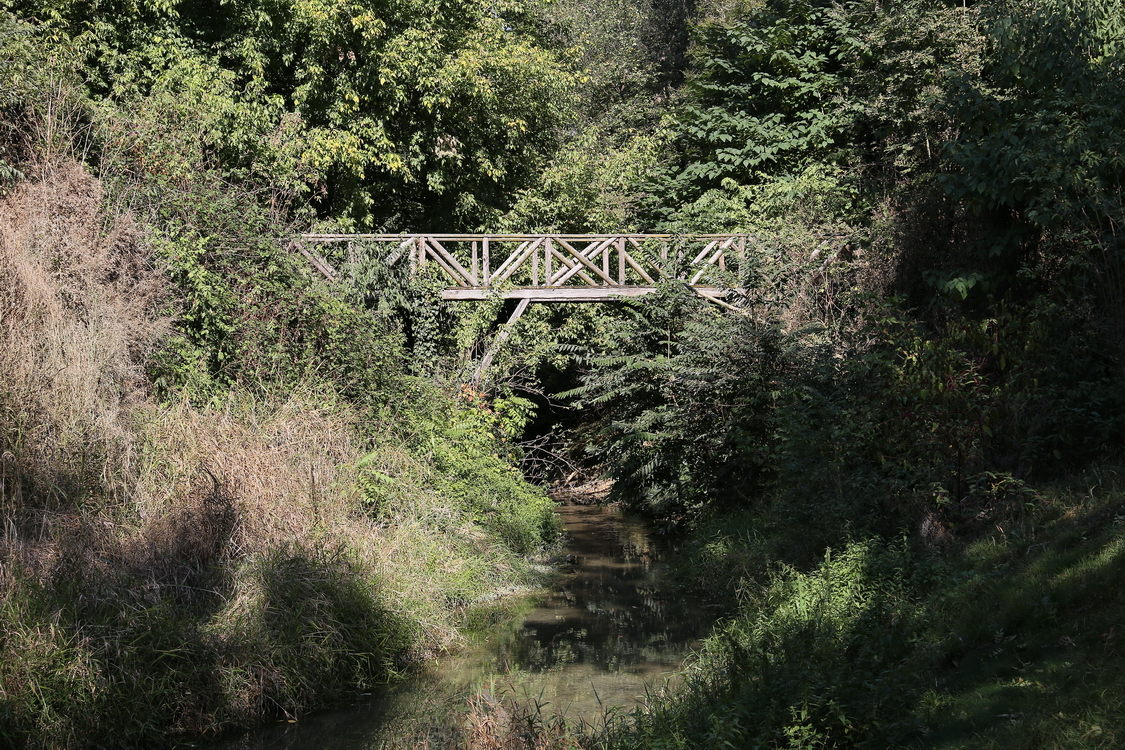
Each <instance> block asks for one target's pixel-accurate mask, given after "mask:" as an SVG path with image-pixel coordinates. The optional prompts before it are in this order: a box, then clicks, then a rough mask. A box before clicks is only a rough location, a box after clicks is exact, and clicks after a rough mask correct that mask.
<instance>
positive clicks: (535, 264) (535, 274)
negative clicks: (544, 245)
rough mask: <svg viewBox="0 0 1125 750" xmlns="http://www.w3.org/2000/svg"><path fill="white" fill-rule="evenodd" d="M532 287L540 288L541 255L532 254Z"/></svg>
mask: <svg viewBox="0 0 1125 750" xmlns="http://www.w3.org/2000/svg"><path fill="white" fill-rule="evenodd" d="M531 285H532V286H539V253H538V252H533V253H532V254H531Z"/></svg>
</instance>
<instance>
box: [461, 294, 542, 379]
mask: <svg viewBox="0 0 1125 750" xmlns="http://www.w3.org/2000/svg"><path fill="white" fill-rule="evenodd" d="M529 304H531V300H529V299H526V298H525V299H521V300H520V303H519V304H518V305H516V309H515V310H514V311H513V312H512V317H510V318H508V322H507V323H505V324H504V325H503V326H502V327H501V328H500V332H499V333H497V334H496V338H495V339H493V340H492V344H490V345H489V347H488V350H487V351H486V352H485V353H484V356H483V357H481V360H480V364H478V365H477V368H476V370H475V371H474V372H473V379H472V381H471V383H472V386H473V387H474V388H478V387H480V381H481V378H483V377H484V374H485V373H486V372H487V371H488V368H489V365H491V364H492V358H493V357H495V356H496V352H498V351H500V347H501V346H503V345H504V342H505V341H507V340H508V337H509V336H511V335H512V324H513V323H515V322H516V321H517V320H519V319H520V318H521V317H523V314H524V312H526V311H527V306H528V305H529Z"/></svg>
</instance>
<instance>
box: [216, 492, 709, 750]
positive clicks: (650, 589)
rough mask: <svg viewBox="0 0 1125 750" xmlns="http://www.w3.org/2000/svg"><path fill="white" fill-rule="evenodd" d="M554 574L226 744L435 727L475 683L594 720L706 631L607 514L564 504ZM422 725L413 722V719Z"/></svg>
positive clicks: (652, 542) (354, 741) (348, 744)
mask: <svg viewBox="0 0 1125 750" xmlns="http://www.w3.org/2000/svg"><path fill="white" fill-rule="evenodd" d="M558 513H559V515H560V516H561V517H562V520H563V523H564V525H565V527H566V529H567V535H568V541H567V544H566V547H565V549H564V550H563V552H562V555H563V557H562V566H561V567H562V571H563V572H562V575H560V576H559V578H558V579H557V581H556V582H555V585H554V586H553V587H552V588H551V590H550V591H549V592H548V593H547V594H546V595H545V596H544V597H542V599H541V600H540V601H538V602H536V603H535V606H534V608H532V609H531V610H530V611H529V612H528V613H527V614H526V615H525V616H523V617H522V619H517V620H515V621H513V622H511V623H508V625H507V627H504V626H498V627H497V628H496V629H495V630H494V631H493V632H492V634H491V637H489V638H487V639H485V640H484V641H482V642H481V643H478V644H477V645H476V646H474V647H473V648H470V649H468V650H466V651H465V652H464V653H462V654H460V655H458V656H456V657H451V658H448V659H442V660H440V661H438V662H436V663H434V664H432V665H430V666H429V667H428V668H427V669H426V670H424V671H423V672H422V673H420V674H418V675H417V676H416V677H415V678H413V679H412V680H410V681H408V682H407V683H404V684H401V685H398V686H396V687H395V688H394V689H392V690H390V691H388V692H387V693H385V694H383V695H377V696H372V697H370V698H367V699H365V700H366V701H367V702H366V703H364V704H362V705H360V706H357V707H356V708H354V709H351V710H346V711H336V712H332V713H330V714H322V715H319V716H316V717H309V718H307V719H303V720H302V721H301V723H300V724H297V725H283V726H279V727H275V728H273V729H267V730H260V731H258V732H254V733H251V734H249V735H246V736H244V737H241V738H239V739H238V740H236V741H234V742H232V743H225V744H224V745H222V747H223V748H225V750H234V749H235V748H238V749H239V750H259V749H262V750H264V749H265V748H270V749H271V750H273V749H278V748H285V749H286V750H302V749H304V748H322V747H326V746H331V747H338V748H345V749H346V748H374V747H379V746H380V745H381V744H382V741H381V739H380V738H381V737H389V736H392V735H396V734H397V735H399V736H401V735H402V733H403V732H406V731H409V732H410V733H412V734H413V733H417V732H418V731H419V729H422V728H424V727H425V726H430V727H431V728H432V729H433V730H434V731H435V732H440V731H441V726H443V725H444V726H447V725H448V723H449V722H450V721H456V711H457V709H458V708H459V707H463V706H464V705H465V702H466V699H467V698H468V696H470V695H471V694H473V693H475V692H476V691H478V690H481V689H482V688H484V689H493V690H494V689H496V688H497V687H498V685H497V683H499V687H502V688H503V689H507V690H512V691H514V692H516V693H517V694H519V695H525V696H526V697H527V698H528V699H530V700H534V701H536V702H538V703H539V704H540V705H543V706H545V707H546V708H547V710H548V711H551V712H563V713H564V714H565V715H566V716H567V717H568V718H571V719H575V720H582V719H585V720H587V721H591V722H594V721H596V720H597V719H598V718H599V717H601V716H602V715H603V714H604V712H605V710H606V709H607V708H608V707H610V706H619V707H623V708H631V707H633V706H635V705H637V704H638V703H639V702H640V701H643V699H644V696H645V694H646V691H650V690H654V689H659V688H660V687H661V686H662V685H663V684H664V683H665V682H667V681H668V680H670V679H672V678H673V675H674V673H675V671H676V670H677V669H678V668H679V666H680V664H681V663H682V660H683V658H684V656H685V655H686V653H687V652H688V651H689V650H690V649H691V648H692V647H693V646H694V645H695V644H696V643H697V642H698V640H699V639H701V638H702V637H704V636H705V635H706V634H707V632H708V631H709V630H710V628H711V624H712V618H711V617H710V616H708V615H707V614H706V613H707V612H708V611H709V610H708V609H706V608H705V607H703V606H701V603H700V602H698V601H694V600H690V599H685V598H683V597H680V596H676V595H672V594H669V593H667V592H664V591H662V590H661V588H660V586H659V571H660V568H661V565H662V563H663V561H664V560H665V559H666V556H667V555H668V554H670V553H671V552H672V549H671V546H670V545H669V544H668V543H667V542H666V541H665V540H663V539H661V538H659V537H656V536H654V535H653V534H652V533H651V531H650V530H649V529H648V527H646V526H645V524H643V523H642V522H640V521H638V520H635V519H630V518H628V517H623V516H622V515H621V514H620V513H619V512H618V511H617V510H615V509H608V508H599V507H596V506H581V505H563V506H559V508H558ZM420 725H421V726H420Z"/></svg>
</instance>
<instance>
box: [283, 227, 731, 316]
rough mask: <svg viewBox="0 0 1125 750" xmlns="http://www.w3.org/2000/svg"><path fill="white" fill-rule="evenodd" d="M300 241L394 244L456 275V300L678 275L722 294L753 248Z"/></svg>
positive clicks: (358, 238) (539, 237)
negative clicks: (740, 262) (730, 271)
mask: <svg viewBox="0 0 1125 750" xmlns="http://www.w3.org/2000/svg"><path fill="white" fill-rule="evenodd" d="M298 242H299V244H300V245H301V246H309V245H318V244H337V243H347V245H348V248H349V255H350V256H352V257H354V256H355V255H356V254H357V252H362V253H363V254H365V255H366V254H367V252H370V250H369V248H370V247H371V245H373V244H374V245H376V246H379V245H382V246H386V248H387V249H388V251H389V252H387V253H386V255H385V256H383V257H382V258H381V260H382V261H383V262H384V263H386V264H388V265H390V266H396V265H398V264H401V263H407V264H409V268H410V270H411V272H417V271H419V270H421V269H424V268H426V267H427V266H428V265H429V264H435V265H436V266H438V267H439V268H440V269H441V271H442V272H443V275H444V276H445V277H446V278H447V279H448V280H449V282H450V285H449V287H448V288H446V289H445V290H443V291H442V297H443V298H444V299H448V300H480V299H485V298H486V297H488V296H490V295H492V294H501V295H503V296H504V297H511V298H522V299H530V300H540V301H551V300H554V301H560V302H563V301H587V300H588V301H595V300H606V299H612V298H614V297H621V296H637V295H640V294H646V293H648V292H651V291H652V290H653V288H654V287H655V285H656V283H657V282H658V281H661V280H667V279H670V278H674V279H679V280H681V281H684V282H686V283H688V284H689V285H690V286H692V287H693V288H695V289H696V290H697V291H699V292H700V293H701V294H704V295H705V296H714V295H717V294H720V293H721V292H723V291H725V290H727V289H729V288H730V286H731V282H730V276H729V275H728V273H727V272H728V270H734V268H733V267H734V266H736V265H737V264H738V262H739V261H740V260H741V259H742V258H743V257H744V256H745V252H746V236H745V235H731V234H723V235H690V236H681V235H669V234H581V235H576V234H536V235H528V234H414V235H383V234H306V235H301V237H300V238H299V240H298ZM309 257H310V260H312V261H313V262H314V263H317V264H318V267H320V268H321V271H322V272H324V273H326V275H330V273H329V272H330V269H326V268H323V267H321V264H323V260H322V259H318V258H316V257H314V256H312V255H310V256H309Z"/></svg>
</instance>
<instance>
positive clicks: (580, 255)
mask: <svg viewBox="0 0 1125 750" xmlns="http://www.w3.org/2000/svg"><path fill="white" fill-rule="evenodd" d="M559 244H561V245H562V246H563V247H565V248H567V249H568V250H570V252H571V253H572V254H573V256H574V258H575V260H577V261H578V262H579V263H581V264H582V265H583V266H585V267H587V268H589V269H590V270H591V271H593V272H594V273H596V274H597V275H598V276H600V277H602V279H603V280H604V282H605V283H608V284H613V283H615V282H614V281H613V279H612V278H610V276H609V273H608V271H603V270H601V269H599V268H598V267H597V266H595V265H594V264H593V262H592V259H593V258H594V257H595V256H596V255H597V254H598V252H602V253H604V256H605V257H604V258H603V264H602V265H603V266H604V265H605V264H606V263H607V262H608V258H609V253H607V252H605V250H606V247H607V246H608V245H609V242H599V243H593V244H591V245H590V246H589V247H587V248H586V249H585V250H582V251H581V252H579V251H577V250H575V249H574V246H573V245H571V244H570V243H569V242H566V241H563V240H560V241H559ZM595 244H596V245H597V247H594V245H595ZM591 247H594V250H593V252H590V248H591ZM587 253H589V255H587ZM581 267H582V266H575V268H574V269H572V270H571V271H568V272H567V273H565V274H564V275H563V277H562V278H561V279H559V281H558V283H559V284H565V283H566V282H567V281H569V280H570V277H571V276H574V275H575V274H577V273H580V270H579V269H581ZM589 283H591V284H593V283H595V282H594V281H593V280H591V281H590V282H589Z"/></svg>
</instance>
